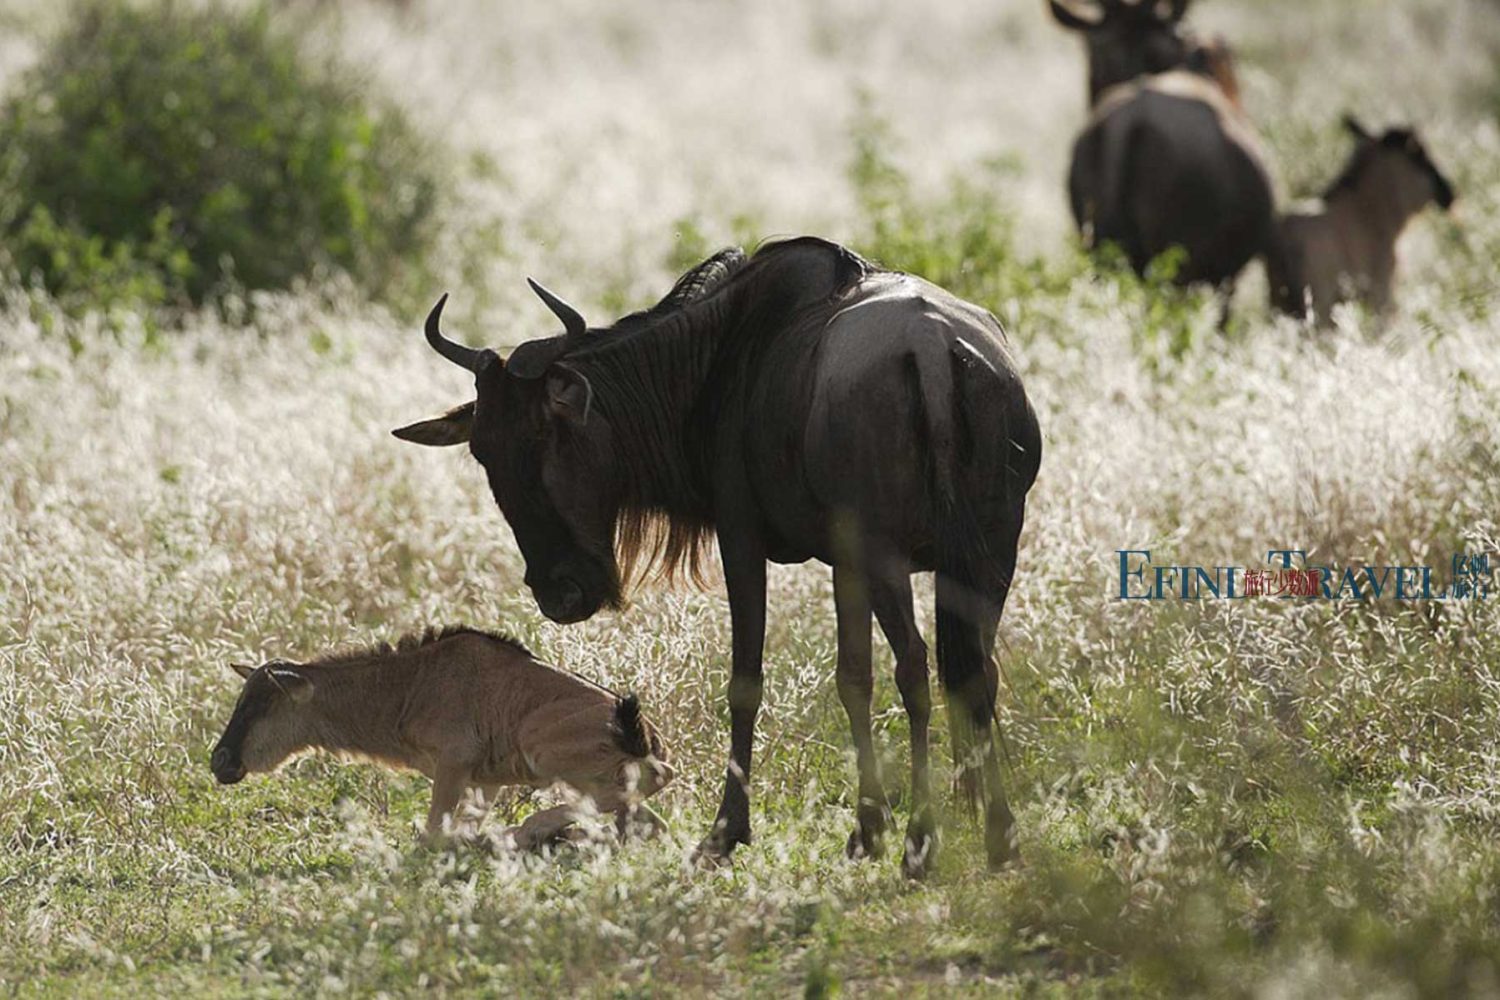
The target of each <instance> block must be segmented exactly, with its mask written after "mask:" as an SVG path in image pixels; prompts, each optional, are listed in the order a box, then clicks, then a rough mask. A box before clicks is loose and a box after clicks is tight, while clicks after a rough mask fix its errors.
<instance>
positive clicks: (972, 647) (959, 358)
mask: <svg viewBox="0 0 1500 1000" xmlns="http://www.w3.org/2000/svg"><path fill="white" fill-rule="evenodd" d="M966 346H967V345H964V346H960V347H956V348H954V349H953V353H951V354H950V357H949V359H948V360H949V364H948V365H947V366H945V367H946V368H947V371H946V372H945V373H941V374H940V373H939V372H938V371H936V370H933V368H935V366H931V367H930V368H929V371H927V372H925V373H923V374H924V375H925V376H926V377H925V378H924V379H923V380H922V381H923V382H924V383H925V385H926V390H927V391H926V392H924V396H923V408H924V410H925V413H924V416H925V418H926V419H925V422H926V424H927V427H928V432H927V441H928V445H929V448H928V451H929V474H930V476H931V483H930V489H931V493H930V495H931V498H932V503H933V541H934V553H933V555H934V560H933V563H934V568H935V569H936V573H937V588H936V589H937V673H938V680H939V682H940V683H941V684H942V686H943V696H944V698H945V699H946V700H947V702H948V719H949V725H950V727H951V729H952V734H953V756H954V763H955V765H956V766H957V768H958V783H959V788H960V790H961V791H962V792H963V794H964V796H965V797H966V798H967V800H968V802H969V804H970V805H971V806H972V805H974V804H975V803H976V802H977V801H978V799H979V797H980V795H981V794H982V782H981V781H980V771H979V757H980V755H981V754H983V753H984V751H985V750H986V749H987V746H988V742H987V741H988V740H989V739H990V733H991V729H990V720H991V716H992V714H993V702H994V692H993V690H992V689H991V683H992V682H991V680H990V667H989V650H987V649H986V648H985V639H984V630H983V627H982V625H981V622H982V621H983V620H984V617H985V612H986V608H987V606H988V604H989V602H990V600H991V598H990V597H989V590H990V589H991V588H990V586H989V581H988V577H989V576H990V575H991V574H992V572H993V565H992V560H993V556H992V554H991V552H990V550H989V546H988V544H987V541H988V535H987V533H986V532H985V530H984V528H983V526H982V525H981V524H980V519H979V516H978V513H977V511H976V510H975V507H974V500H973V497H972V490H971V489H969V488H968V486H967V484H966V483H965V482H964V481H963V480H964V476H965V470H966V468H967V466H968V465H969V462H970V459H972V457H973V452H974V428H973V427H972V426H971V424H970V421H969V419H968V414H967V412H966V409H965V402H964V395H965V393H964V373H965V371H966V368H967V366H968V365H971V364H979V363H981V362H980V361H978V359H977V357H976V358H970V357H967V356H965V354H964V353H963V352H964V348H965V347H966ZM942 374H946V375H947V376H948V385H947V386H946V389H947V391H946V392H944V391H942V390H943V388H944V387H943V386H942V381H943V379H942ZM1003 433H1007V434H1008V431H1003Z"/></svg>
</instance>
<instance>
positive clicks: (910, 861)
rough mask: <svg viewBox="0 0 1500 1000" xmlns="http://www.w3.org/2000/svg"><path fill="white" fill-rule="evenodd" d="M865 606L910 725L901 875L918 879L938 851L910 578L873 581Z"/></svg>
mask: <svg viewBox="0 0 1500 1000" xmlns="http://www.w3.org/2000/svg"><path fill="white" fill-rule="evenodd" d="M870 603H871V606H872V607H873V608H874V609H875V617H876V619H877V620H879V622H880V629H881V631H882V632H884V633H885V637H886V640H887V641H888V642H889V643H890V644H891V652H892V653H894V654H895V656H896V689H897V690H898V691H900V692H901V703H902V704H903V705H904V706H906V718H907V721H908V722H909V723H910V724H911V818H910V819H909V820H908V821H907V824H906V846H905V848H904V850H903V852H902V855H901V870H902V872H903V873H905V875H906V876H907V878H922V877H924V876H925V875H926V874H927V872H928V871H929V870H930V869H931V866H932V862H933V859H934V857H935V855H936V851H937V839H936V836H935V826H934V822H933V816H932V766H931V758H930V756H929V750H928V737H927V729H928V724H929V722H930V720H931V718H932V689H931V687H930V685H929V683H928V671H927V644H926V643H925V642H923V641H922V633H921V632H919V631H917V621H916V616H915V614H914V613H913V609H912V599H911V577H910V576H908V575H907V573H906V570H905V569H904V568H897V569H895V570H893V571H891V572H889V573H886V574H883V575H880V576H876V577H872V578H871V580H870Z"/></svg>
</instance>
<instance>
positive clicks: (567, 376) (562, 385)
mask: <svg viewBox="0 0 1500 1000" xmlns="http://www.w3.org/2000/svg"><path fill="white" fill-rule="evenodd" d="M593 404H594V387H593V386H592V385H590V384H589V380H588V379H587V378H585V377H584V376H583V374H582V373H581V372H578V371H577V370H575V369H573V368H569V367H568V366H567V365H553V366H552V368H551V370H550V371H548V372H547V409H548V410H550V411H551V412H552V414H553V415H554V416H558V417H561V418H562V419H564V420H566V421H568V423H570V424H574V425H575V426H578V427H582V426H583V425H584V424H586V423H588V419H589V409H590V408H591V407H592V406H593Z"/></svg>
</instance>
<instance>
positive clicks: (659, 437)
mask: <svg viewBox="0 0 1500 1000" xmlns="http://www.w3.org/2000/svg"><path fill="white" fill-rule="evenodd" d="M724 256H725V255H724V254H722V253H721V254H719V255H716V256H715V257H713V258H710V260H709V261H708V262H706V263H705V265H702V266H700V267H699V268H695V269H694V271H692V272H689V275H688V276H686V277H685V278H684V279H683V281H681V282H679V283H678V289H681V288H682V286H683V285H684V283H685V282H687V281H688V280H689V279H690V278H692V277H693V276H695V275H700V272H702V271H703V270H704V268H705V267H707V266H708V265H709V264H712V263H714V262H716V261H720V260H721V259H722V258H723V257H724ZM869 270H870V266H869V265H868V264H867V263H866V262H864V261H863V260H860V259H859V258H858V257H857V256H855V255H854V254H852V253H851V252H849V251H848V250H846V249H844V248H843V247H840V246H837V245H836V244H833V243H828V242H826V241H824V240H819V239H814V238H809V237H804V238H800V239H794V240H786V241H782V242H778V243H773V244H769V245H767V246H766V247H764V248H762V249H761V250H759V251H757V252H756V254H755V255H754V257H752V258H750V259H749V261H747V262H743V263H738V262H735V263H733V264H732V265H731V267H730V269H729V270H728V272H727V273H725V274H720V275H718V276H717V277H715V278H713V279H712V283H711V284H710V285H709V287H708V290H707V291H706V293H704V294H701V295H698V296H696V297H692V298H689V299H685V300H684V301H681V302H680V303H679V304H678V305H676V306H675V307H674V308H670V309H663V308H662V307H661V306H658V307H656V308H655V309H652V310H648V311H647V312H646V313H642V314H637V315H636V316H631V317H626V318H625V319H624V320H621V321H620V322H619V323H618V324H616V325H615V326H614V327H613V328H611V329H609V330H606V331H602V332H601V333H600V335H598V336H597V337H596V338H595V339H594V340H593V341H592V342H591V343H589V344H588V345H587V346H583V347H581V348H580V349H578V350H577V351H574V352H571V353H569V354H568V355H566V361H567V363H568V364H569V365H571V366H573V367H575V368H576V369H578V370H579V371H580V372H582V373H583V374H584V375H585V376H587V377H588V379H589V380H590V382H591V383H592V385H593V389H594V396H595V404H594V405H596V406H597V407H599V409H600V412H601V413H602V414H603V415H604V416H605V417H606V418H607V419H608V420H609V423H610V427H611V429H612V430H613V431H614V433H615V435H616V440H617V442H618V446H619V453H620V455H621V456H622V458H624V459H625V464H626V470H625V471H626V474H627V480H628V481H627V483H626V484H625V493H624V496H625V503H626V505H627V506H628V507H630V506H633V507H641V508H648V509H654V510H660V511H662V512H665V513H668V514H671V515H674V516H683V517H688V518H694V517H696V518H706V517H708V506H707V500H708V497H707V495H706V494H707V471H708V469H707V461H708V456H709V452H710V451H711V449H712V446H713V443H714V438H715V436H716V433H717V431H718V427H719V422H720V420H721V419H722V417H723V415H724V413H725V411H726V407H729V406H732V405H733V404H734V403H735V402H736V400H735V399H734V394H735V389H736V387H737V386H742V385H743V382H744V379H743V378H742V376H743V375H744V373H745V370H746V369H747V368H750V367H753V366H754V364H755V361H756V358H757V357H758V356H759V354H760V352H761V350H762V349H763V348H764V347H765V345H766V343H767V342H768V341H769V340H770V339H771V338H774V337H781V336H797V335H798V333H799V332H805V331H806V330H809V329H816V328H821V324H822V323H824V322H826V321H827V318H828V316H830V315H831V314H832V311H833V307H834V304H835V303H836V301H837V299H838V296H839V295H840V294H841V293H842V292H844V291H846V290H847V289H848V288H849V287H850V286H851V285H852V284H854V282H856V281H857V280H858V279H859V278H860V277H862V276H863V275H864V274H866V273H868V271H869ZM678 289H674V295H675V294H677V292H678ZM670 298H671V296H669V299H670ZM665 301H666V300H664V303H665Z"/></svg>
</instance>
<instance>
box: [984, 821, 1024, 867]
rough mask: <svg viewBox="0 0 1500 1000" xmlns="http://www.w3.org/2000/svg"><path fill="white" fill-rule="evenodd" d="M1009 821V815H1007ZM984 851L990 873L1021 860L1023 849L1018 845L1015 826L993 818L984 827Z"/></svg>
mask: <svg viewBox="0 0 1500 1000" xmlns="http://www.w3.org/2000/svg"><path fill="white" fill-rule="evenodd" d="M1006 819H1007V820H1008V819H1009V813H1007V814H1006ZM984 849H985V854H986V856H987V860H988V861H989V865H990V871H999V870H1000V869H1002V868H1006V867H1008V866H1010V865H1014V864H1016V863H1017V862H1019V861H1020V860H1021V849H1020V848H1019V847H1018V846H1017V845H1016V835H1015V825H1014V824H1013V823H1010V822H1005V823H1000V822H996V821H995V819H994V818H993V817H991V818H990V819H989V821H988V822H986V823H985V826H984Z"/></svg>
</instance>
